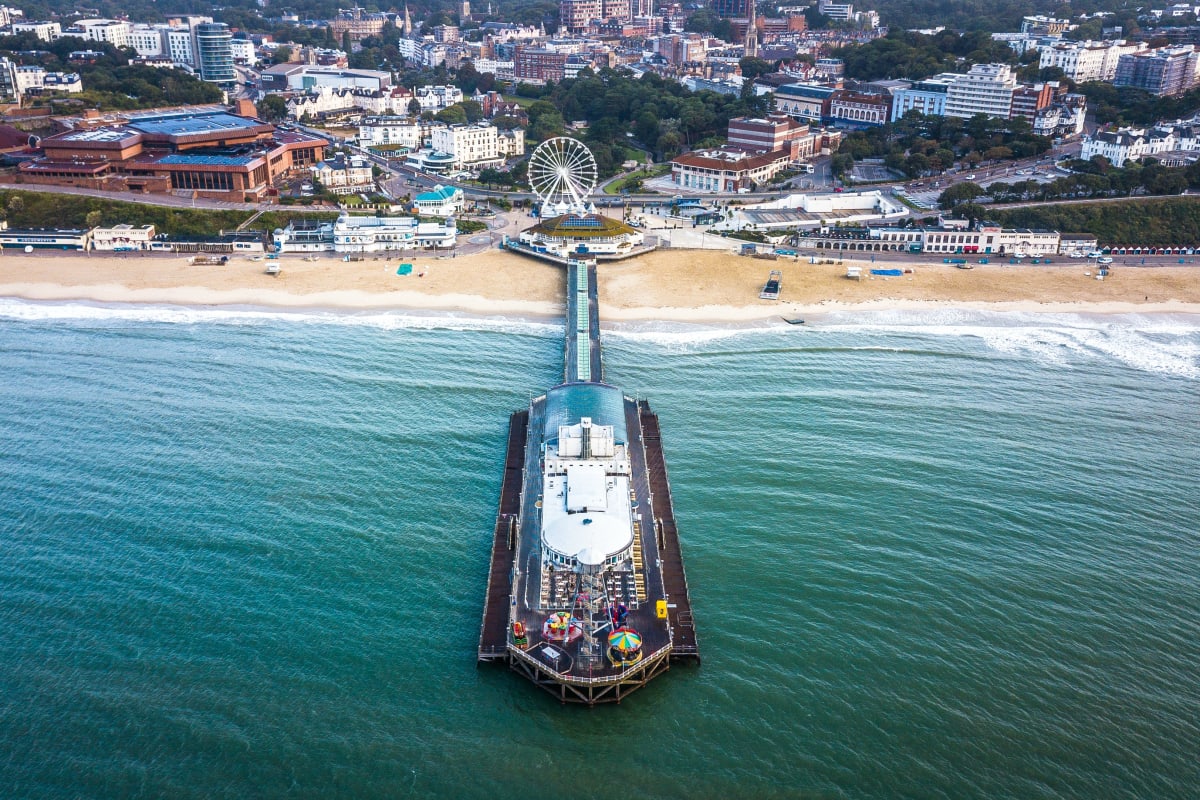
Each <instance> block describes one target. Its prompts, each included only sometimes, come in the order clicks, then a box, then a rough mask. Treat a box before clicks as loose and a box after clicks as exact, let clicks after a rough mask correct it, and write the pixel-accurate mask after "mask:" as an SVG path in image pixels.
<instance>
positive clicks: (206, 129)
mask: <svg viewBox="0 0 1200 800" xmlns="http://www.w3.org/2000/svg"><path fill="white" fill-rule="evenodd" d="M326 145H327V143H326V141H325V140H324V139H321V138H319V137H316V136H311V135H309V134H306V133H300V132H297V131H285V130H280V129H277V128H276V127H275V126H274V125H271V124H269V123H266V122H263V121H262V120H258V119H254V118H251V117H240V116H237V115H235V114H231V113H229V112H227V111H224V110H219V109H216V110H208V109H206V110H203V111H199V112H196V111H188V110H174V111H169V112H158V113H152V114H141V115H130V117H129V119H127V120H126V121H124V122H122V123H118V124H112V125H104V126H101V127H96V128H88V129H78V130H71V131H66V132H65V133H59V134H56V135H54V136H48V137H46V138H45V139H42V140H41V147H40V150H41V152H40V154H39V155H38V156H36V157H35V158H33V159H32V160H30V161H26V162H23V163H22V164H21V165H20V166H19V167H18V172H17V174H18V176H19V177H20V179H21V181H22V182H23V183H37V184H50V185H53V186H81V187H84V188H88V189H101V190H105V191H130V192H139V193H167V192H185V193H189V194H194V195H198V196H202V197H211V198H215V199H222V200H232V201H235V202H257V201H260V200H263V199H265V198H266V196H267V194H268V192H269V190H270V188H271V186H272V184H274V183H275V182H276V181H277V180H279V179H280V178H282V177H284V176H286V175H288V174H290V173H292V172H293V171H297V170H307V169H308V168H309V167H311V166H313V165H314V164H317V163H318V162H320V161H321V160H322V158H323V157H324V155H325V147H326Z"/></svg>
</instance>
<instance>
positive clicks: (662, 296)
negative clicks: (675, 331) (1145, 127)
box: [0, 250, 1200, 322]
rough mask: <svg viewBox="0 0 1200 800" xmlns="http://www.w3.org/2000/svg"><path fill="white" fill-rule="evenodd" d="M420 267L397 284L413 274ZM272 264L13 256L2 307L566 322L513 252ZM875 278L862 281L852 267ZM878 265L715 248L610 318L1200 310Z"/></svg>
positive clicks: (1117, 286) (1019, 276)
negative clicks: (772, 295)
mask: <svg viewBox="0 0 1200 800" xmlns="http://www.w3.org/2000/svg"><path fill="white" fill-rule="evenodd" d="M402 262H404V263H412V264H413V265H414V269H413V273H412V274H411V275H406V276H401V275H397V267H398V265H399V264H400V263H402ZM267 263H268V262H266V261H253V260H251V259H250V258H248V257H246V256H240V255H237V256H231V257H230V260H229V262H228V263H227V264H224V265H220V266H193V265H191V264H190V263H189V260H188V258H187V257H186V256H181V255H171V256H163V255H157V254H155V255H150V254H145V255H137V254H130V255H107V254H92V255H80V254H62V255H59V254H55V253H38V254H32V255H25V254H16V253H11V252H9V253H4V255H3V257H0V297H17V298H23V299H28V300H45V301H71V300H74V301H91V302H99V303H148V304H169V305H187V306H214V305H221V306H226V305H229V306H233V305H237V306H264V307H277V308H324V309H332V310H345V311H359V310H388V309H410V310H439V311H458V312H464V313H468V314H473V315H484V316H488V315H507V316H512V315H520V316H532V317H545V316H556V315H558V314H561V313H562V309H563V301H562V293H563V285H564V280H565V278H564V273H563V270H562V268H561V267H558V266H556V265H553V264H550V263H545V262H541V261H537V260H533V259H530V258H526V257H523V256H518V255H514V254H511V253H506V252H501V251H490V252H487V253H482V254H478V255H472V256H464V257H460V258H438V259H434V258H419V257H413V256H396V255H391V256H387V257H384V256H380V257H378V258H376V257H375V256H370V255H368V256H365V260H363V261H352V262H344V261H342V260H341V259H340V258H334V257H324V258H320V259H318V260H314V261H308V260H306V259H305V258H303V257H301V256H293V255H289V256H284V257H282V258H281V259H279V261H278V262H277V263H279V264H280V265H281V267H282V270H281V272H280V274H279V275H275V276H272V275H268V274H266V264H267ZM854 263H859V264H860V265H861V266H863V267H864V269H863V273H864V277H863V278H862V280H860V281H854V280H848V279H847V278H846V277H845V275H846V267H847V266H848V265H850V264H854ZM871 266H872V265H871V264H869V263H867V262H854V261H852V260H850V259H846V260H845V261H844V262H841V263H837V264H834V263H818V264H811V263H809V262H808V260H807V259H801V260H792V259H779V260H776V261H769V260H760V259H753V258H744V257H740V256H737V255H734V254H732V253H727V252H720V251H711V250H662V251H658V252H655V253H651V254H649V255H647V256H642V257H640V258H637V259H632V260H629V261H624V262H617V263H602V264H601V265H600V297H601V302H602V308H603V315H604V318H605V319H607V320H609V321H641V320H672V321H680V322H687V321H693V322H750V321H755V320H767V319H778V318H779V317H780V316H797V315H800V316H802V315H805V314H819V313H820V312H822V311H833V310H843V311H844V310H853V309H856V308H861V309H864V310H866V309H892V308H924V307H931V306H935V305H936V306H954V307H961V308H985V309H991V310H998V311H1000V310H1013V311H1025V312H1029V311H1043V312H1090V313H1131V312H1140V313H1200V265H1190V266H1189V265H1184V266H1179V265H1177V264H1176V265H1166V266H1136V267H1135V266H1130V267H1123V266H1122V265H1120V264H1116V265H1114V267H1113V272H1112V274H1111V275H1109V276H1108V278H1106V279H1105V280H1103V281H1100V280H1096V279H1095V277H1094V275H1091V274H1087V273H1094V271H1095V264H1094V263H1092V262H1090V261H1086V260H1082V259H1067V258H1061V259H1055V264H1054V265H1052V266H1034V265H1028V264H1024V265H1019V266H1018V265H1008V264H1003V265H1001V264H991V265H976V266H975V267H974V269H970V270H960V269H956V268H955V267H952V266H946V265H943V264H939V263H928V260H927V261H924V262H923V261H914V262H912V263H909V264H904V265H901V264H896V263H886V264H883V263H881V264H875V265H874V266H876V267H902V266H903V267H906V268H911V269H912V270H913V272H912V274H905V275H902V276H898V277H886V276H869V275H867V274H866V273H868V272H869V268H870V267H871ZM772 269H778V270H780V271H781V272H782V273H783V292H782V295H781V298H780V299H779V300H778V301H768V300H760V299H758V292H759V290H760V289H761V288H762V284H763V282H764V281H765V279H766V276H767V273H768V272H769V271H770V270H772Z"/></svg>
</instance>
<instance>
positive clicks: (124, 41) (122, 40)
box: [63, 19, 133, 47]
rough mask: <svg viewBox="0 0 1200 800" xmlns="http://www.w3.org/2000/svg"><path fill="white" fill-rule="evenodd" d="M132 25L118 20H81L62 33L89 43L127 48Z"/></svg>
mask: <svg viewBox="0 0 1200 800" xmlns="http://www.w3.org/2000/svg"><path fill="white" fill-rule="evenodd" d="M132 31H133V23H131V22H126V21H125V20H118V19H81V20H76V22H75V24H73V25H72V26H71V27H69V28H67V29H66V30H65V31H64V32H63V36H77V37H79V38H80V39H87V40H88V41H91V42H108V43H109V44H111V45H112V46H113V47H128V46H129V34H130V33H131V32H132Z"/></svg>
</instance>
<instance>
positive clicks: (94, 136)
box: [54, 128, 137, 142]
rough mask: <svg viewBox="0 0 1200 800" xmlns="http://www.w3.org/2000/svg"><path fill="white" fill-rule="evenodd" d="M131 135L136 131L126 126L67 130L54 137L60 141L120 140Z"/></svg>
mask: <svg viewBox="0 0 1200 800" xmlns="http://www.w3.org/2000/svg"><path fill="white" fill-rule="evenodd" d="M131 136H137V132H136V131H129V130H125V129H124V128H92V129H90V130H77V131H67V132H66V133H60V134H59V135H58V136H56V137H54V138H55V139H56V140H57V141H60V142H119V141H121V140H122V139H127V138H129V137H131Z"/></svg>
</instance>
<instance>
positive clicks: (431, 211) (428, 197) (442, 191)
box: [413, 184, 464, 217]
mask: <svg viewBox="0 0 1200 800" xmlns="http://www.w3.org/2000/svg"><path fill="white" fill-rule="evenodd" d="M413 202H414V204H415V205H416V207H417V213H418V214H420V215H421V216H422V217H452V216H454V215H455V214H458V213H459V212H461V211H462V210H463V203H464V200H463V190H462V189H459V188H458V187H456V186H442V185H441V184H439V185H437V186H434V187H433V190H432V191H429V192H422V193H420V194H419V195H417V196H416V197H415V198H413Z"/></svg>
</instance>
